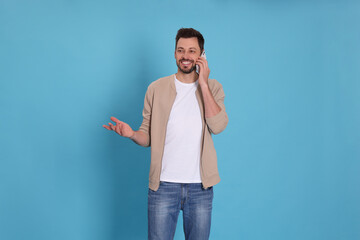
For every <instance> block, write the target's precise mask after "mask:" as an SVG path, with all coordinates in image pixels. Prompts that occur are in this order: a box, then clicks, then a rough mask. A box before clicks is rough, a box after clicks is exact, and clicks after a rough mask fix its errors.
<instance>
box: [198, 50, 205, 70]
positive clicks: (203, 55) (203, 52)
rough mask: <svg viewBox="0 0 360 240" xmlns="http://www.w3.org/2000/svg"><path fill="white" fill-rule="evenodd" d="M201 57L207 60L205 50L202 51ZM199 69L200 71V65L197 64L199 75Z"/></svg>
mask: <svg viewBox="0 0 360 240" xmlns="http://www.w3.org/2000/svg"><path fill="white" fill-rule="evenodd" d="M200 57H203V58H205V59H206V54H205V50H203V51H202V53H201V55H200ZM199 69H200V67H199V65H197V64H196V72H197V73H199Z"/></svg>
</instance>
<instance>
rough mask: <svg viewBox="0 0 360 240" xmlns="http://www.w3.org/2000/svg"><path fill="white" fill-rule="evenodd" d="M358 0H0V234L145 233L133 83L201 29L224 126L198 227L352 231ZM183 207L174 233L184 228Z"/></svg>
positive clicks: (278, 235)
mask: <svg viewBox="0 0 360 240" xmlns="http://www.w3.org/2000/svg"><path fill="white" fill-rule="evenodd" d="M359 23H360V3H359V1H347V0H345V1H340V0H339V1H300V0H299V1H296V0H293V1H289V0H286V1H285V0H284V1H281V0H277V1H275V0H274V1H270V0H269V1H265V0H255V1H246V0H243V1H229V0H228V1H226V0H223V1H215V0H211V1H210V0H208V1H204V0H201V1H188V0H184V1H165V0H162V1H160V0H153V1H150V0H149V1H95V0H93V1H85V0H66V1H65V0H63V1H40V0H35V1H20V0H17V1H16V0H8V1H4V0H0V78H1V81H0V114H1V118H0V136H1V137H0V148H1V150H0V158H1V161H0V239H3V240H15V239H16V240H18V239H19V240H24V239H26V240H32V239H34V240H65V239H66V240H114V239H117V240H118V239H135V240H136V239H146V238H147V190H148V188H147V187H148V171H149V163H150V162H149V161H150V149H149V148H143V147H140V146H138V145H136V144H135V143H133V142H132V141H131V140H129V139H125V138H122V137H120V136H119V135H116V134H115V133H114V132H110V131H108V130H106V129H104V128H103V127H102V125H103V124H107V123H108V122H109V121H110V117H111V116H115V117H117V118H119V119H120V120H123V121H125V122H127V123H129V124H130V126H132V127H133V128H134V129H136V130H137V129H138V127H139V126H140V124H141V121H142V115H141V113H142V108H143V100H144V95H145V91H146V88H147V86H148V85H149V84H150V83H151V82H152V81H154V80H156V79H158V78H160V77H163V76H167V75H170V74H173V73H175V72H176V71H177V67H176V64H175V59H174V46H175V35H176V32H177V30H178V29H179V28H181V27H193V28H195V29H197V30H199V31H200V32H201V33H202V34H203V35H204V37H205V49H206V53H207V59H208V61H209V67H210V70H211V74H210V77H211V78H215V79H217V80H218V81H219V82H221V83H222V84H223V87H224V91H225V94H226V98H225V105H226V107H227V112H228V116H229V124H228V126H227V128H226V130H225V131H224V132H222V133H221V134H219V135H215V136H213V137H214V141H215V146H216V149H217V152H218V167H219V172H220V177H221V182H220V183H219V184H218V185H216V186H215V187H214V194H215V195H214V208H213V219H212V229H211V239H219V240H223V239H239V240H240V239H246V240H290V239H291V240H322V239H324V240H339V239H341V240H356V239H360V205H359V202H360V174H359V173H360V44H359V43H360V28H359ZM182 231H183V230H182V215H181V214H180V215H179V222H178V227H177V231H176V237H175V239H177V240H178V239H183V238H184V237H183V232H182Z"/></svg>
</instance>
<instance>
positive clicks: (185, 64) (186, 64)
mask: <svg viewBox="0 0 360 240" xmlns="http://www.w3.org/2000/svg"><path fill="white" fill-rule="evenodd" d="M191 63H192V62H190V61H181V64H182V65H184V66H190V65H191Z"/></svg>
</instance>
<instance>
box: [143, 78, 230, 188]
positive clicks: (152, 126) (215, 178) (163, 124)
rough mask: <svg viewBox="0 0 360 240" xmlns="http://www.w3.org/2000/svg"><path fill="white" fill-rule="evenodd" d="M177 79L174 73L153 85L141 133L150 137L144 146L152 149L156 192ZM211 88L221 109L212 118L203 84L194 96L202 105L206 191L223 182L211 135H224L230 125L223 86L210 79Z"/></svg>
mask: <svg viewBox="0 0 360 240" xmlns="http://www.w3.org/2000/svg"><path fill="white" fill-rule="evenodd" d="M174 78H175V74H172V75H170V76H167V77H163V78H160V79H158V80H156V81H154V82H152V83H151V84H150V85H149V86H148V88H147V91H146V94H145V99H144V109H143V113H142V115H143V122H142V124H141V126H140V128H139V131H142V132H144V133H146V134H147V135H148V141H147V144H146V146H145V147H149V146H151V163H150V173H149V188H150V189H152V190H154V191H157V189H158V188H159V184H160V173H161V166H162V165H161V164H162V155H163V151H164V143H165V136H166V128H167V122H168V119H169V115H170V111H171V108H172V105H173V103H174V101H175V97H176V87H175V82H174ZM208 85H209V89H210V91H211V92H212V94H213V96H214V99H215V101H216V103H217V104H218V105H219V106H220V107H221V111H220V112H219V113H218V114H216V115H215V116H212V117H210V118H206V117H205V112H204V101H203V97H202V93H201V88H200V85H198V88H197V90H196V92H195V94H196V98H197V100H198V102H199V106H200V111H201V116H202V123H203V131H202V144H201V151H200V152H201V157H200V176H201V181H202V185H203V187H204V188H205V189H206V188H208V187H211V186H213V185H215V184H217V183H219V182H220V177H219V173H218V168H217V156H216V151H215V147H214V143H213V140H212V136H211V134H212V133H213V134H218V133H220V132H222V131H223V130H224V129H225V128H226V125H227V123H228V116H227V113H226V112H225V105H224V98H225V94H224V91H223V88H222V85H221V84H220V83H219V82H218V81H216V80H215V79H209V80H208ZM149 134H150V135H149Z"/></svg>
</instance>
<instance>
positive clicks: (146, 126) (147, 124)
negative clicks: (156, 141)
mask: <svg viewBox="0 0 360 240" xmlns="http://www.w3.org/2000/svg"><path fill="white" fill-rule="evenodd" d="M152 102H153V91H152V88H151V87H150V86H149V87H148V88H147V90H146V93H145V98H144V108H143V112H142V116H143V121H142V123H141V126H140V128H139V131H142V132H144V133H146V134H147V142H146V145H145V146H144V147H150V146H151V134H150V132H151V130H150V129H151V112H152Z"/></svg>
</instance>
